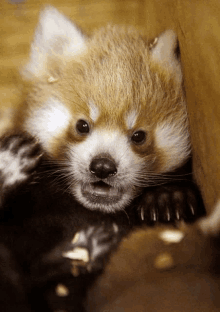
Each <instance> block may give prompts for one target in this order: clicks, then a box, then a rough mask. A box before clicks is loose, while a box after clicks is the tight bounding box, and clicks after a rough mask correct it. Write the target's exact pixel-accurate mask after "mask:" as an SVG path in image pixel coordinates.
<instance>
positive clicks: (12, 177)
mask: <svg viewBox="0 0 220 312" xmlns="http://www.w3.org/2000/svg"><path fill="white" fill-rule="evenodd" d="M41 155H42V154H41V148H40V145H39V144H38V143H37V142H36V141H35V139H34V138H32V137H29V136H27V135H23V134H22V135H17V134H16V135H9V136H5V137H3V138H2V139H1V141H0V180H1V195H2V194H4V193H5V192H7V190H8V189H11V188H13V187H14V186H15V185H16V186H17V185H18V184H23V183H24V182H26V181H27V180H28V179H29V178H30V177H31V175H32V173H33V172H34V170H35V169H36V167H37V165H38V164H39V161H40V159H41Z"/></svg>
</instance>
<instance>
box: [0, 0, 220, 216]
mask: <svg viewBox="0 0 220 312" xmlns="http://www.w3.org/2000/svg"><path fill="white" fill-rule="evenodd" d="M14 2H16V1H15V0H14V1H6V0H0V33H1V41H0V68H1V70H0V94H1V108H2V114H4V112H6V114H9V113H10V111H9V113H8V110H6V109H5V108H7V107H9V106H11V105H12V106H15V105H16V101H17V98H18V97H19V90H20V88H19V78H18V75H17V69H18V67H20V66H21V65H22V64H24V63H25V60H26V58H27V55H28V52H29V46H30V42H31V39H32V36H33V32H34V28H35V27H36V24H37V20H38V13H39V10H40V8H42V6H43V5H46V4H52V5H54V6H56V7H57V8H58V9H59V10H60V11H61V12H63V13H64V14H67V15H68V16H69V17H70V18H72V19H73V20H74V21H75V22H77V23H78V25H79V26H81V27H82V28H83V29H84V30H86V31H88V32H90V31H92V30H93V29H94V28H96V27H100V26H102V25H105V24H106V23H108V22H111V23H117V24H132V25H136V26H137V27H139V28H140V29H143V30H144V32H145V33H146V34H148V35H149V36H150V37H152V38H153V37H154V36H156V35H158V34H159V33H160V32H161V31H163V30H164V29H166V28H174V29H175V30H176V31H177V33H178V36H179V40H180V47H181V54H182V63H183V69H184V76H185V86H186V95H187V102H188V110H189V117H190V123H191V133H192V144H193V154H194V174H195V178H196V180H197V182H198V183H199V185H200V187H201V190H202V194H203V197H204V200H205V204H206V207H207V210H208V211H209V212H210V211H211V210H212V207H213V205H214V203H215V202H216V201H217V199H218V197H219V188H220V185H219V184H220V182H219V181H220V103H219V102H220V87H219V82H220V53H219V51H220V22H219V21H220V1H219V0H209V1H207V0H184V1H182V0H151V1H150V0H136V1H135V0H133V1H132V0H130V1H126V0H124V1H122V0H99V1H98V0H97V1H89V0H62V1H61V0H50V1H42V0H39V1H34V0H26V1H20V4H15V3H14ZM17 2H19V1H18V0H17ZM0 117H1V116H0ZM0 134H1V126H0Z"/></svg>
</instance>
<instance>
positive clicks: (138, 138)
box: [131, 130, 147, 144]
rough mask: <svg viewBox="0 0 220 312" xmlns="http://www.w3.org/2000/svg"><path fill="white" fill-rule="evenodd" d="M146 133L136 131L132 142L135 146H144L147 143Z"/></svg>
mask: <svg viewBox="0 0 220 312" xmlns="http://www.w3.org/2000/svg"><path fill="white" fill-rule="evenodd" d="M146 136H147V135H146V132H145V131H143V130H139V131H136V132H134V133H133V134H132V136H131V141H132V142H133V143H135V144H143V143H144V142H145V141H146Z"/></svg>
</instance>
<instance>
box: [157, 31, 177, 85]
mask: <svg viewBox="0 0 220 312" xmlns="http://www.w3.org/2000/svg"><path fill="white" fill-rule="evenodd" d="M177 47H178V41H177V35H176V34H175V32H174V31H173V30H167V31H165V32H164V33H162V34H161V35H160V36H159V37H158V39H157V41H156V44H155V45H154V46H153V47H152V50H151V57H152V59H153V60H154V61H155V62H157V63H159V64H160V65H161V66H162V67H164V68H166V69H167V70H168V71H170V72H172V73H173V74H174V75H175V76H176V79H177V80H178V81H182V70H181V64H180V61H179V60H178V57H177V53H176V52H177Z"/></svg>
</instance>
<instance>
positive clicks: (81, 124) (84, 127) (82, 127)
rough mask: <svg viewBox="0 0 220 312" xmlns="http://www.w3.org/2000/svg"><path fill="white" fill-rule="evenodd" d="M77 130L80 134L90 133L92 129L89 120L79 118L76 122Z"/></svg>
mask: <svg viewBox="0 0 220 312" xmlns="http://www.w3.org/2000/svg"><path fill="white" fill-rule="evenodd" d="M76 130H77V132H78V133H79V134H88V133H89V131H90V127H89V124H88V122H86V121H85V120H83V119H79V120H78V121H77V123H76Z"/></svg>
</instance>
